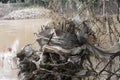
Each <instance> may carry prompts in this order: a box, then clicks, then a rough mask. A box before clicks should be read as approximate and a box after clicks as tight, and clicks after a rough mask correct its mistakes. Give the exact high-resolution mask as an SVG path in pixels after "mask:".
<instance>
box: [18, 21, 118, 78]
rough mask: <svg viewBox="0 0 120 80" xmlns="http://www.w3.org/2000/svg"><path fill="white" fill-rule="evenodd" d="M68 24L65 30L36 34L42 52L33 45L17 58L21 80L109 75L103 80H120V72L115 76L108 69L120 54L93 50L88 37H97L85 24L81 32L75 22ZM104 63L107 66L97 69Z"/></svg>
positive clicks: (95, 48) (46, 29)
mask: <svg viewBox="0 0 120 80" xmlns="http://www.w3.org/2000/svg"><path fill="white" fill-rule="evenodd" d="M68 24H69V26H68V27H67V28H66V30H62V29H51V28H45V29H44V30H42V31H41V32H39V33H36V36H37V39H36V41H37V42H38V43H39V46H40V47H41V48H40V49H39V50H34V49H33V48H32V46H31V45H27V46H25V48H23V49H22V50H21V51H20V52H19V53H18V54H17V57H18V58H19V62H20V64H19V68H20V72H19V74H18V75H19V77H20V79H21V80H81V79H86V78H90V79H92V80H93V79H94V80H97V79H99V78H100V76H101V75H103V74H102V73H103V72H106V73H107V74H108V76H106V75H105V76H104V77H103V78H106V80H110V79H111V77H112V76H113V75H115V76H117V78H118V79H119V74H118V73H117V72H118V71H119V70H120V68H118V69H117V70H116V69H115V70H116V71H115V72H112V71H110V70H109V69H108V66H109V65H110V63H111V62H113V60H114V59H115V58H116V57H118V56H120V51H119V50H118V51H117V52H109V51H104V50H101V49H99V48H97V47H96V46H94V45H93V44H92V42H91V40H90V39H89V37H88V36H89V35H91V36H93V35H94V34H93V31H92V30H91V29H89V27H88V25H87V24H86V22H83V23H82V28H81V27H76V26H75V24H74V23H73V22H70V23H68ZM94 36H95V35H94ZM92 38H95V37H92ZM118 44H119V43H118ZM119 49H120V48H119ZM95 60H96V61H95ZM102 62H106V64H104V65H103V67H102V68H101V67H100V68H98V67H99V66H100V64H101V63H102ZM103 78H101V80H103Z"/></svg>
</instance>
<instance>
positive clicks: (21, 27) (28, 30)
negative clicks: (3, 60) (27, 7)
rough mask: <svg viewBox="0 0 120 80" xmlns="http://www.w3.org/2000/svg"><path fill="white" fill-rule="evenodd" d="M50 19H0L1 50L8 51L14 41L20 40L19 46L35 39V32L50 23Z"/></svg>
mask: <svg viewBox="0 0 120 80" xmlns="http://www.w3.org/2000/svg"><path fill="white" fill-rule="evenodd" d="M50 21H51V20H50V19H29V20H1V21H0V51H7V50H8V48H10V47H11V45H12V44H13V41H15V40H16V39H18V40H19V41H20V46H19V48H22V47H23V46H24V45H25V44H28V43H33V42H34V41H35V36H34V34H33V33H34V32H37V31H39V30H40V28H41V25H46V24H47V23H49V22H50Z"/></svg>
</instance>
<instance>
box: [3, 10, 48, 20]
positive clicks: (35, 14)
mask: <svg viewBox="0 0 120 80" xmlns="http://www.w3.org/2000/svg"><path fill="white" fill-rule="evenodd" d="M49 13H50V10H47V9H45V8H25V9H20V10H16V11H13V12H11V13H9V14H8V15H6V16H4V17H3V19H9V20H14V19H38V18H42V17H43V16H44V17H48V16H49V15H48V14H49Z"/></svg>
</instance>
